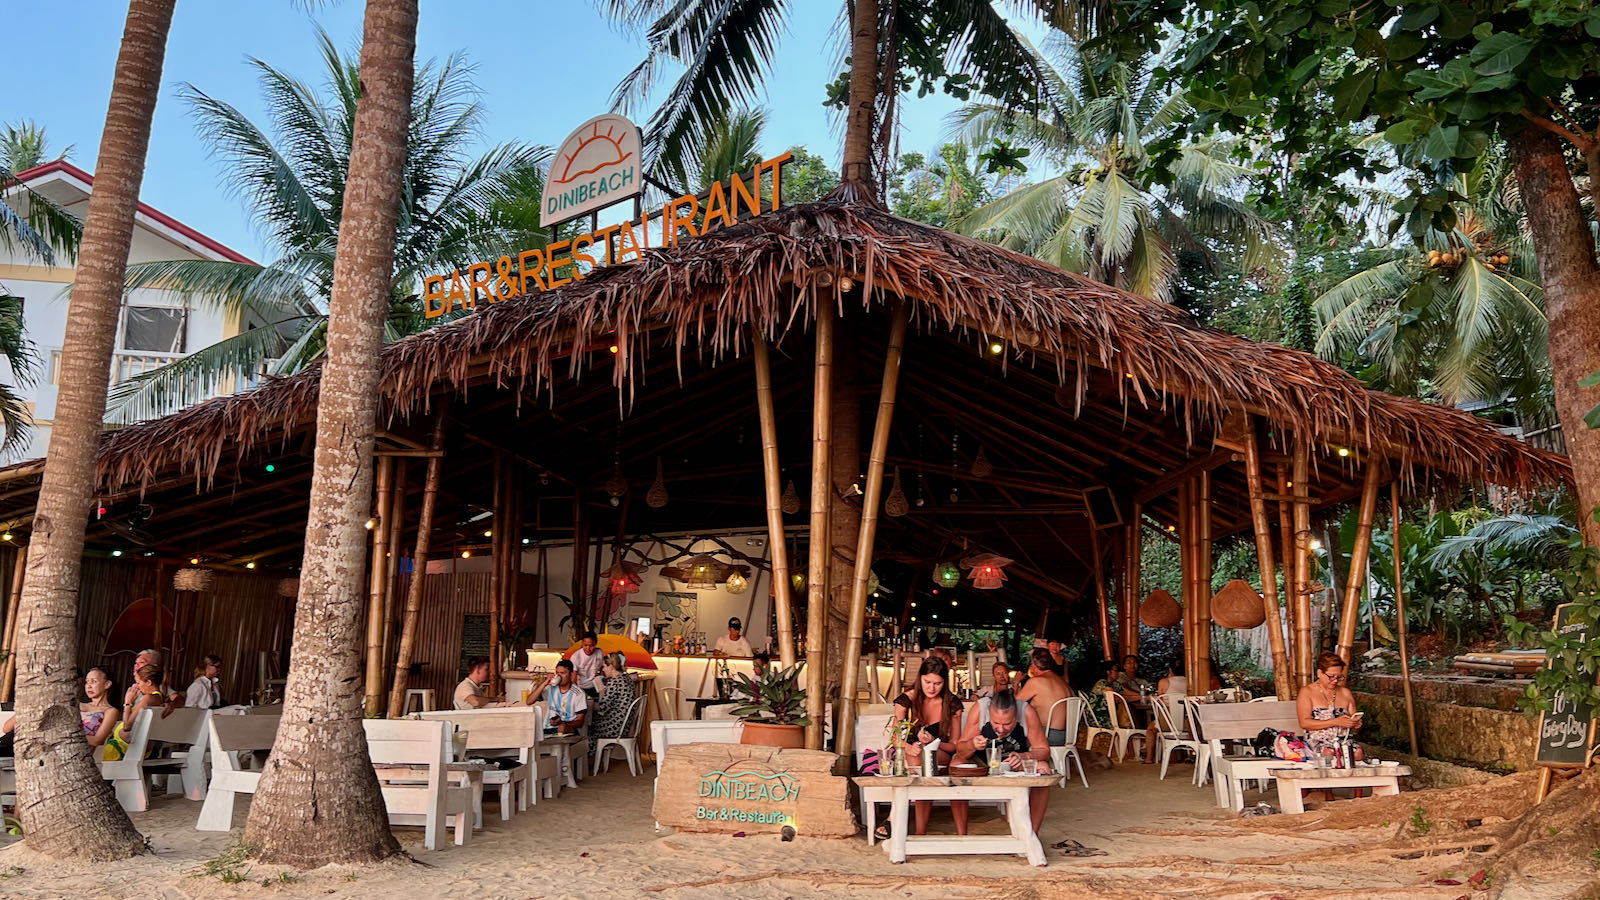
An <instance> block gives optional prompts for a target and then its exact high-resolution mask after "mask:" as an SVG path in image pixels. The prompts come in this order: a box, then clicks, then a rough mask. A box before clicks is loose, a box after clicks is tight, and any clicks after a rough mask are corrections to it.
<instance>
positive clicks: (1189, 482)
mask: <svg viewBox="0 0 1600 900" xmlns="http://www.w3.org/2000/svg"><path fill="white" fill-rule="evenodd" d="M1193 487H1194V479H1193V478H1185V479H1183V480H1182V481H1180V482H1178V486H1177V489H1176V490H1175V491H1174V492H1173V493H1174V496H1175V497H1176V498H1177V502H1178V572H1179V583H1180V585H1181V587H1180V588H1179V590H1178V602H1179V604H1181V605H1182V607H1183V610H1182V614H1183V677H1184V678H1185V679H1186V680H1187V679H1191V678H1193V677H1194V631H1195V625H1194V611H1195V602H1194V578H1195V574H1194V570H1195V558H1194V544H1195V541H1194V538H1195V534H1194V490H1193Z"/></svg>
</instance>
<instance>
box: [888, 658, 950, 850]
mask: <svg viewBox="0 0 1600 900" xmlns="http://www.w3.org/2000/svg"><path fill="white" fill-rule="evenodd" d="M894 718H895V721H896V722H904V721H908V720H909V721H912V722H915V723H917V728H916V730H915V731H914V732H912V734H911V739H910V740H909V741H908V742H907V743H906V745H905V746H904V747H902V748H901V750H902V752H904V753H905V754H906V759H907V761H908V763H909V764H910V765H911V766H912V767H913V768H916V767H920V766H921V765H922V751H923V748H924V747H928V746H932V747H934V748H935V753H936V754H937V759H938V763H939V765H940V766H947V765H949V764H950V757H951V756H953V755H954V754H955V752H956V738H957V737H959V736H960V734H961V700H960V699H959V698H957V697H956V695H955V694H953V693H951V691H950V666H949V665H948V664H946V663H945V661H944V660H943V659H941V658H939V657H937V656H929V657H928V658H926V659H924V660H923V661H922V667H921V668H920V669H918V670H917V683H916V685H915V686H914V687H912V688H911V690H909V691H906V692H905V693H903V694H901V695H900V696H898V697H896V698H894ZM916 806H917V809H916V826H917V834H927V833H928V816H929V815H930V814H932V812H933V801H931V800H918V801H916ZM958 825H959V826H961V827H962V831H961V833H963V834H964V833H965V830H964V826H965V823H958ZM887 836H888V835H887V833H886V832H883V831H880V837H884V838H887Z"/></svg>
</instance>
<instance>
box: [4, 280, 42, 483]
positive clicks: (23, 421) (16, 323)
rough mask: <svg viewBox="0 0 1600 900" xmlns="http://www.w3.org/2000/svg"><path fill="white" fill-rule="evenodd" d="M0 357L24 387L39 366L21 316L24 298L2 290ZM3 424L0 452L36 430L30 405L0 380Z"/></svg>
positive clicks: (8, 450)
mask: <svg viewBox="0 0 1600 900" xmlns="http://www.w3.org/2000/svg"><path fill="white" fill-rule="evenodd" d="M0 359H3V360H5V362H6V365H8V366H10V368H11V375H12V378H13V379H14V380H15V381H16V382H17V383H18V384H19V385H22V386H27V385H31V384H33V381H34V377H35V373H36V372H37V371H38V367H39V354H38V353H37V352H36V351H35V350H34V347H33V342H32V341H30V340H28V337H27V332H26V329H25V323H24V322H23V318H22V298H21V297H13V296H11V295H10V294H3V293H0ZM0 427H3V428H4V430H5V439H4V440H3V441H0V454H5V453H10V452H12V451H14V450H16V449H17V448H19V447H21V446H22V443H23V441H25V440H26V439H27V437H28V434H29V432H30V431H32V429H33V416H32V414H31V413H29V412H28V404H27V402H26V401H24V400H23V399H22V397H21V395H19V394H18V393H17V391H16V389H15V388H14V387H13V386H12V385H9V384H5V383H0Z"/></svg>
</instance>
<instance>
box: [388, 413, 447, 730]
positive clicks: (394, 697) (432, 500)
mask: <svg viewBox="0 0 1600 900" xmlns="http://www.w3.org/2000/svg"><path fill="white" fill-rule="evenodd" d="M444 425H445V409H444V408H443V407H441V408H440V409H439V412H438V413H437V414H436V415H435V417H434V421H433V437H432V440H431V441H430V443H429V447H430V448H431V449H432V450H433V452H434V455H432V456H430V457H428V474H427V475H426V476H425V477H424V479H423V482H422V508H421V510H419V511H418V512H417V544H416V549H415V550H414V551H413V552H412V554H411V581H410V583H409V584H408V585H407V587H406V611H405V616H404V618H403V619H402V621H401V624H400V646H399V650H398V651H397V652H396V654H395V661H394V680H393V682H392V683H391V685H392V686H391V687H390V688H389V718H391V719H398V718H399V717H400V716H401V714H402V713H404V712H405V706H406V683H407V681H408V680H409V679H410V675H411V651H412V648H414V647H415V646H416V643H417V619H418V618H420V617H421V613H422V587H423V583H424V582H425V581H426V580H427V579H426V575H427V571H428V547H429V545H430V543H431V542H432V540H433V509H434V506H435V505H437V503H438V499H439V475H440V470H441V469H443V467H444Z"/></svg>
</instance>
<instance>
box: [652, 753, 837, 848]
mask: <svg viewBox="0 0 1600 900" xmlns="http://www.w3.org/2000/svg"><path fill="white" fill-rule="evenodd" d="M835 759H837V756H836V755H835V754H833V753H826V752H823V751H821V750H780V749H778V748H776V747H760V746H755V745H747V744H681V745H676V746H674V747H672V749H671V751H670V752H668V753H667V758H666V762H665V763H664V764H663V765H662V767H661V777H660V778H657V779H656V798H655V810H654V812H655V819H656V822H658V823H659V824H662V825H670V826H672V827H673V828H677V829H679V830H681V831H707V832H719V833H724V834H732V833H734V832H737V831H743V832H746V833H750V832H758V833H773V834H776V833H779V832H781V831H783V829H784V828H785V827H786V826H788V827H792V828H794V830H795V833H796V834H798V835H803V836H806V837H854V836H855V835H856V833H857V827H856V819H855V814H854V813H853V812H852V811H851V809H850V804H849V801H848V799H847V797H846V788H847V786H848V784H849V779H847V778H839V777H836V776H835V775H834V774H833V764H834V761H835Z"/></svg>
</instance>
